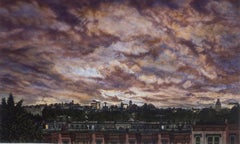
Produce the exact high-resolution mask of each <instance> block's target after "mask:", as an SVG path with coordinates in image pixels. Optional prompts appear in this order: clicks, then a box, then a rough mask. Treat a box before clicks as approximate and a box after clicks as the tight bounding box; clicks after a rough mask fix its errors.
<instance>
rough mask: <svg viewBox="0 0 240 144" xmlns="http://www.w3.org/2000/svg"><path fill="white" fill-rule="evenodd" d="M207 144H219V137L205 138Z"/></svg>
mask: <svg viewBox="0 0 240 144" xmlns="http://www.w3.org/2000/svg"><path fill="white" fill-rule="evenodd" d="M207 144H220V137H219V136H210V137H207Z"/></svg>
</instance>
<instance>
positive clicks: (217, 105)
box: [215, 99, 221, 111]
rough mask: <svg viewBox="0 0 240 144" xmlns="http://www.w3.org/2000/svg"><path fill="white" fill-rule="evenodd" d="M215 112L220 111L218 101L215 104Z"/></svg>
mask: <svg viewBox="0 0 240 144" xmlns="http://www.w3.org/2000/svg"><path fill="white" fill-rule="evenodd" d="M215 110H216V111H220V110H221V102H220V99H217V102H216V104H215Z"/></svg>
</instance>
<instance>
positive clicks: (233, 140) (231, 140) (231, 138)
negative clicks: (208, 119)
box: [230, 135, 236, 144]
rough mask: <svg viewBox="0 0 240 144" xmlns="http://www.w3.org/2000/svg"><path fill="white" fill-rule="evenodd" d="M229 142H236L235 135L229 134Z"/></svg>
mask: <svg viewBox="0 0 240 144" xmlns="http://www.w3.org/2000/svg"><path fill="white" fill-rule="evenodd" d="M230 144H236V143H235V135H231V136H230Z"/></svg>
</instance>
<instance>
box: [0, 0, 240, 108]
mask: <svg viewBox="0 0 240 144" xmlns="http://www.w3.org/2000/svg"><path fill="white" fill-rule="evenodd" d="M239 14H240V2H239V1H237V0H218V1H210V0H142V1H139V0H126V1H124V0H112V1H111V0H81V1H77V0H73V1H67V0H57V1H48V0H31V1H29V0H27V1H26V0H24V1H23V0H22V1H21V0H20V1H8V0H2V1H1V2H0V95H1V96H2V97H4V96H6V95H7V94H8V93H10V92H12V93H13V94H14V95H16V96H17V97H18V98H19V99H24V101H25V103H26V104H35V103H53V102H69V101H71V100H74V101H76V102H81V103H88V102H89V101H91V100H92V99H99V100H102V101H106V102H108V103H114V104H116V103H119V102H121V101H123V102H128V101H129V100H132V101H133V102H135V103H138V104H143V103H153V104H154V105H156V106H163V107H166V106H175V107H176V106H179V107H193V106H204V105H206V106H207V105H210V104H213V103H214V101H215V100H216V99H217V98H220V99H221V100H222V101H223V103H224V104H227V103H228V102H231V101H238V102H239V101H240V92H239V91H240V83H239V81H240V77H239V74H240V41H239V39H240V17H239Z"/></svg>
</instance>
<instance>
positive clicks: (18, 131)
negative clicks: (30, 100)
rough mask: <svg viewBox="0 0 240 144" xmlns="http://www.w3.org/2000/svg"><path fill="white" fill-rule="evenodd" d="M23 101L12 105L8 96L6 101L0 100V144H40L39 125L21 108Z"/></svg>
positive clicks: (11, 99) (11, 98)
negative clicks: (12, 143)
mask: <svg viewBox="0 0 240 144" xmlns="http://www.w3.org/2000/svg"><path fill="white" fill-rule="evenodd" d="M22 103H23V101H22V100H21V101H19V102H17V103H16V104H15V103H14V98H13V95H12V94H10V95H9V97H8V99H7V101H6V99H5V98H3V99H2V106H1V114H2V119H1V120H2V124H1V132H0V133H1V139H0V141H1V142H40V141H41V139H42V133H41V125H40V123H37V121H35V117H34V116H32V115H31V114H29V113H27V112H26V111H25V110H24V108H23V107H22Z"/></svg>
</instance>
